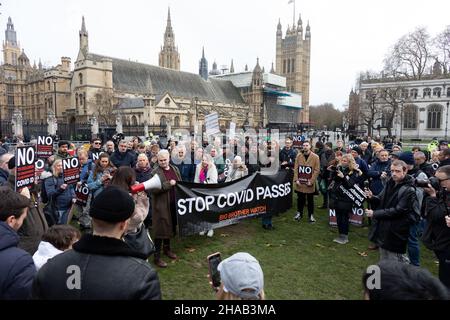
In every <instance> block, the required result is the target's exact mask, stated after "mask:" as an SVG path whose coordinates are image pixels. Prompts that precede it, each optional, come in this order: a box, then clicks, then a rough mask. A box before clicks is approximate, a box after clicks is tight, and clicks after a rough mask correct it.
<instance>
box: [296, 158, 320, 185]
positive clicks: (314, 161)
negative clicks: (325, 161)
mask: <svg viewBox="0 0 450 320" xmlns="http://www.w3.org/2000/svg"><path fill="white" fill-rule="evenodd" d="M300 165H301V166H306V167H311V169H312V177H311V179H310V180H311V182H312V185H311V186H308V185H306V184H300V185H298V184H297V183H296V181H297V180H298V176H299V172H298V168H299V166H300ZM319 174H320V159H319V156H318V155H317V154H315V153H314V152H312V151H311V152H310V153H309V156H308V160H306V159H305V155H304V154H303V152H299V153H298V155H297V158H295V166H294V191H296V192H301V193H314V192H315V191H316V182H317V177H318V176H319Z"/></svg>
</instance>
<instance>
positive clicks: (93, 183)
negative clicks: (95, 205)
mask: <svg viewBox="0 0 450 320" xmlns="http://www.w3.org/2000/svg"><path fill="white" fill-rule="evenodd" d="M102 177H103V171H100V172H97V177H96V179H94V171H91V173H90V174H89V178H88V180H87V187H88V188H89V190H90V191H91V192H92V197H93V198H95V197H96V196H97V195H98V194H99V193H100V192H102V191H103V189H104V188H105V185H104V184H103V182H102Z"/></svg>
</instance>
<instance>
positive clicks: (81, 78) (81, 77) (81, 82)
mask: <svg viewBox="0 0 450 320" xmlns="http://www.w3.org/2000/svg"><path fill="white" fill-rule="evenodd" d="M78 79H79V80H80V86H81V85H82V84H83V74H82V73H81V72H80V73H79V74H78Z"/></svg>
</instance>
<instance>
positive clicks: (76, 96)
mask: <svg viewBox="0 0 450 320" xmlns="http://www.w3.org/2000/svg"><path fill="white" fill-rule="evenodd" d="M75 107H76V108H78V93H76V94H75Z"/></svg>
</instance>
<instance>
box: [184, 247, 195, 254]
mask: <svg viewBox="0 0 450 320" xmlns="http://www.w3.org/2000/svg"><path fill="white" fill-rule="evenodd" d="M186 250H187V252H189V253H192V252H195V248H187V249H186Z"/></svg>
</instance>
